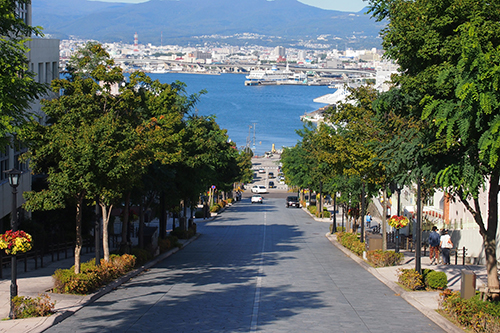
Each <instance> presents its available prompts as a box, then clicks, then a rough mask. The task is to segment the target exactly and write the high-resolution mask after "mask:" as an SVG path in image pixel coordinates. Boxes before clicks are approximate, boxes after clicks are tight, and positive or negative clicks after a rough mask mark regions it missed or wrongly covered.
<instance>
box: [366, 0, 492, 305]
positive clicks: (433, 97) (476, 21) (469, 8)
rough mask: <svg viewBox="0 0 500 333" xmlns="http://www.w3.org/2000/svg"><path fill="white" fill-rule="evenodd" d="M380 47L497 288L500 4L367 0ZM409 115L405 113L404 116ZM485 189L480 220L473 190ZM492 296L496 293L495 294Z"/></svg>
mask: <svg viewBox="0 0 500 333" xmlns="http://www.w3.org/2000/svg"><path fill="white" fill-rule="evenodd" d="M370 4H371V10H372V12H373V13H374V15H375V16H376V17H377V18H378V19H388V20H389V25H388V26H387V28H386V29H385V30H384V31H383V33H382V34H383V38H384V41H383V45H384V48H385V50H386V54H387V56H388V57H390V58H391V59H394V60H396V61H397V62H398V64H399V65H400V67H401V74H400V75H399V76H396V77H394V79H393V82H394V83H395V85H396V86H397V87H398V88H399V89H401V91H402V94H406V93H408V94H411V95H412V96H413V99H412V101H411V102H410V103H409V105H407V106H406V107H405V108H404V109H405V110H407V111H410V114H411V115H412V117H413V120H414V121H417V120H421V121H422V122H425V126H424V127H423V128H424V129H425V131H424V135H421V136H420V141H421V142H420V144H421V147H422V148H423V150H425V151H426V152H427V156H432V155H434V157H436V156H439V157H440V158H439V159H435V162H432V161H429V163H428V164H427V163H422V164H421V166H422V167H426V168H427V169H429V170H430V169H434V170H435V172H436V173H437V175H438V176H437V178H436V182H437V184H438V185H440V186H443V187H444V188H445V189H446V190H447V191H449V192H450V194H452V195H454V196H456V197H458V198H459V200H460V201H461V202H462V203H463V204H464V205H465V207H466V208H467V209H468V210H469V212H470V213H471V214H472V216H473V217H474V219H475V221H476V223H477V224H478V226H479V232H480V234H481V236H482V238H483V242H484V247H485V254H486V269H487V272H488V286H489V287H492V288H498V287H499V282H498V272H497V258H496V234H497V229H498V207H497V205H498V204H497V203H498V190H499V181H500V166H499V164H498V155H499V147H500V146H499V145H498V142H499V134H498V127H499V126H498V124H499V121H498V119H499V118H498V114H499V112H498V111H499V97H500V96H499V88H498V87H499V85H498V77H499V76H498V69H499V68H500V66H499V65H500V40H499V39H498V35H499V33H500V24H499V22H500V3H498V2H497V1H473V0H465V1H463V0H460V1H458V0H447V1H440V2H433V1H430V0H418V1H411V2H408V1H385V0H381V1H377V0H375V1H371V2H370ZM408 119H409V118H408ZM483 188H485V189H486V191H487V194H488V213H487V216H488V217H487V223H485V221H483V217H482V216H483V215H482V211H481V205H480V203H479V199H478V196H479V193H480V191H481V190H482V189H483ZM497 298H498V297H497Z"/></svg>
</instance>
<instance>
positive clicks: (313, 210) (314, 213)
mask: <svg viewBox="0 0 500 333" xmlns="http://www.w3.org/2000/svg"><path fill="white" fill-rule="evenodd" d="M316 209H317V208H316V206H307V210H308V211H309V212H310V213H311V214H313V215H316Z"/></svg>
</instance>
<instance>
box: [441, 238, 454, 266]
mask: <svg viewBox="0 0 500 333" xmlns="http://www.w3.org/2000/svg"><path fill="white" fill-rule="evenodd" d="M439 246H441V252H442V253H443V264H445V265H449V264H450V251H451V249H452V248H453V243H452V242H451V237H450V235H448V229H443V231H442V232H441V239H440V243H439Z"/></svg>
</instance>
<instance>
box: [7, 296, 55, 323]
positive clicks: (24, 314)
mask: <svg viewBox="0 0 500 333" xmlns="http://www.w3.org/2000/svg"><path fill="white" fill-rule="evenodd" d="M12 305H13V307H12V310H13V312H14V318H16V319H21V318H31V317H44V316H49V315H51V314H52V313H53V312H54V307H55V302H51V301H50V297H49V295H46V294H39V295H38V297H35V298H31V297H27V296H25V297H23V296H15V297H14V298H13V299H12Z"/></svg>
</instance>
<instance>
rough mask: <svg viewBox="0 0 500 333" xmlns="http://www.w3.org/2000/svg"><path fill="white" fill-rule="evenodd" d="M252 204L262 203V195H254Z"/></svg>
mask: <svg viewBox="0 0 500 333" xmlns="http://www.w3.org/2000/svg"><path fill="white" fill-rule="evenodd" d="M252 203H262V195H260V194H255V195H252Z"/></svg>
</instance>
